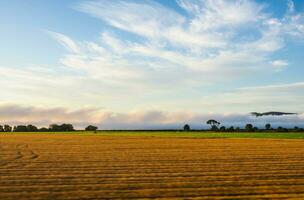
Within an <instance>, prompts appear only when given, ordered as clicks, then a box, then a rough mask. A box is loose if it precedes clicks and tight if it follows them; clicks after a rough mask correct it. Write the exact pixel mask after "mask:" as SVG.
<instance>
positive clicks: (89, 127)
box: [85, 125, 98, 131]
mask: <svg viewBox="0 0 304 200" xmlns="http://www.w3.org/2000/svg"><path fill="white" fill-rule="evenodd" d="M97 129H98V127H97V126H93V125H89V126H87V127H86V128H85V130H86V131H96V130H97Z"/></svg>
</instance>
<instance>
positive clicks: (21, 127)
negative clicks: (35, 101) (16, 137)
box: [13, 125, 27, 132]
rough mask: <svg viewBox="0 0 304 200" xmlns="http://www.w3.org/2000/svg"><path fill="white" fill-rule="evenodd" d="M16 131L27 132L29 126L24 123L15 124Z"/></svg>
mask: <svg viewBox="0 0 304 200" xmlns="http://www.w3.org/2000/svg"><path fill="white" fill-rule="evenodd" d="M13 131H14V132H27V127H26V126H24V125H18V126H14V129H13Z"/></svg>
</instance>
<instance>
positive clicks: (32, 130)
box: [26, 124, 38, 132]
mask: <svg viewBox="0 0 304 200" xmlns="http://www.w3.org/2000/svg"><path fill="white" fill-rule="evenodd" d="M26 129H27V131H28V132H37V131H38V128H37V127H36V126H34V125H31V124H30V125H27V127H26Z"/></svg>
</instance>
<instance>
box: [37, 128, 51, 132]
mask: <svg viewBox="0 0 304 200" xmlns="http://www.w3.org/2000/svg"><path fill="white" fill-rule="evenodd" d="M38 131H40V132H48V131H49V129H48V128H45V127H42V128H40V129H38Z"/></svg>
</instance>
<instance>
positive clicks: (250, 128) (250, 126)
mask: <svg viewBox="0 0 304 200" xmlns="http://www.w3.org/2000/svg"><path fill="white" fill-rule="evenodd" d="M245 130H246V131H252V130H253V126H252V124H246V126H245Z"/></svg>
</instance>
